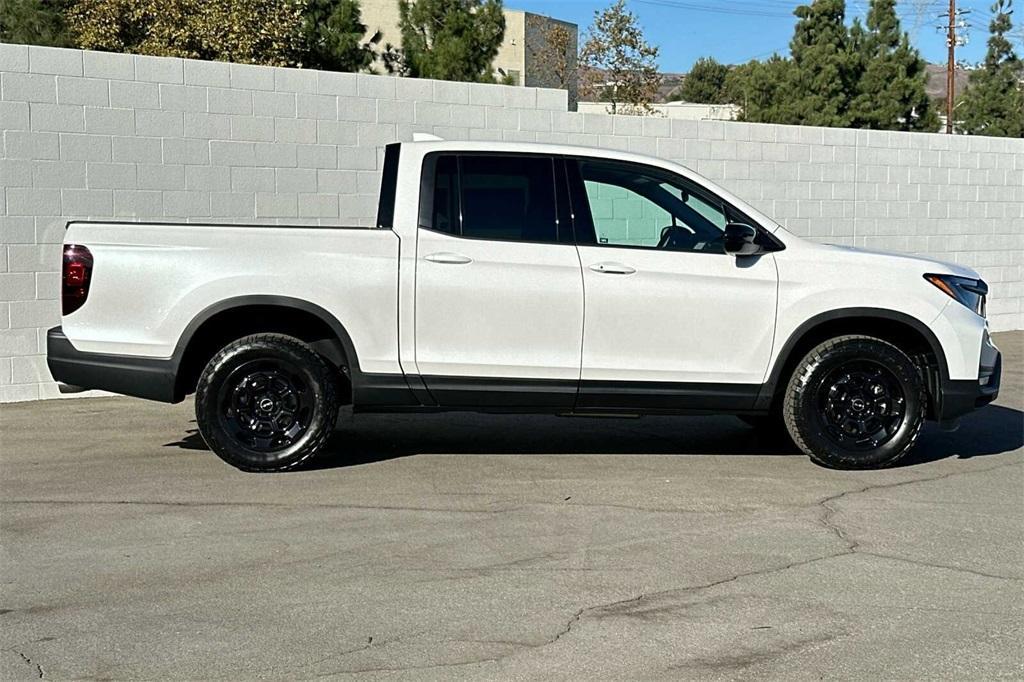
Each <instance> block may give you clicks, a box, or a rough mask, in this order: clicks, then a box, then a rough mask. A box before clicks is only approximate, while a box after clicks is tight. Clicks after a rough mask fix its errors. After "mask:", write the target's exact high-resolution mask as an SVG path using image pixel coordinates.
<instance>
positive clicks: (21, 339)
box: [0, 275, 39, 389]
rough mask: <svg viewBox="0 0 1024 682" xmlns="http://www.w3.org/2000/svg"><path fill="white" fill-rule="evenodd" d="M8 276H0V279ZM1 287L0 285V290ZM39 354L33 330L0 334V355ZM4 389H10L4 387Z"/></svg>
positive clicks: (37, 341)
mask: <svg viewBox="0 0 1024 682" xmlns="http://www.w3.org/2000/svg"><path fill="white" fill-rule="evenodd" d="M5 276H7V277H9V276H10V275H0V278H2V277H5ZM2 288H3V286H2V284H0V289H2ZM38 352H39V337H38V336H37V334H36V330H35V329H9V330H6V331H4V333H3V334H0V355H6V356H8V357H22V356H25V355H34V354H36V353H38ZM4 388H5V389H6V388H11V387H10V386H4Z"/></svg>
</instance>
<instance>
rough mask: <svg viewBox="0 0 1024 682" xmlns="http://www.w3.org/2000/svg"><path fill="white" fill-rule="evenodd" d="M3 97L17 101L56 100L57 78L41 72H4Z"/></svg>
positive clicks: (51, 101)
mask: <svg viewBox="0 0 1024 682" xmlns="http://www.w3.org/2000/svg"><path fill="white" fill-rule="evenodd" d="M2 92H3V99H5V100H7V101H17V102H50V103H53V102H56V101H57V78H56V77H55V76H50V75H46V74H41V73H5V74H4V78H3V88H2Z"/></svg>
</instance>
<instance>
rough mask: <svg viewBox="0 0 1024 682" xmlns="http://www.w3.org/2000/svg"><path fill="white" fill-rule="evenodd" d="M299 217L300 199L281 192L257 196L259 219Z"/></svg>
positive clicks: (262, 193)
mask: <svg viewBox="0 0 1024 682" xmlns="http://www.w3.org/2000/svg"><path fill="white" fill-rule="evenodd" d="M298 215H299V205H298V197H297V196H296V195H295V194H281V193H279V192H273V193H272V192H258V193H257V194H256V217H257V218H294V217H296V216H298Z"/></svg>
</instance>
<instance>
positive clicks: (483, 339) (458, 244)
mask: <svg viewBox="0 0 1024 682" xmlns="http://www.w3.org/2000/svg"><path fill="white" fill-rule="evenodd" d="M554 169H555V161H554V159H552V158H551V157H548V156H538V155H485V154H450V153H439V154H433V155H429V156H427V157H426V159H425V161H424V170H423V176H422V177H423V187H422V188H421V210H420V229H419V230H418V233H417V247H416V252H417V258H416V315H415V317H416V320H415V329H416V339H415V344H416V366H417V369H418V371H419V373H420V374H421V375H422V377H423V380H424V383H425V384H426V386H427V389H428V390H429V391H430V393H431V394H432V395H433V397H434V398H435V400H437V401H438V403H439V404H441V405H443V406H448V407H474V408H479V407H488V408H496V409H511V410H514V409H519V408H524V409H526V408H537V407H546V408H550V409H553V410H555V411H558V410H562V409H566V410H568V409H571V408H572V407H573V404H574V401H575V397H576V391H577V388H578V383H579V376H580V358H581V353H582V351H581V347H582V339H583V280H582V273H581V268H580V261H579V255H578V253H577V250H576V247H575V245H574V243H573V238H572V231H571V224H570V221H569V220H568V219H564V220H560V218H559V215H560V207H559V206H558V203H557V201H556V197H555V181H554V178H555V174H554ZM567 209H568V207H567V206H562V207H561V211H562V213H563V214H564V213H566V212H567Z"/></svg>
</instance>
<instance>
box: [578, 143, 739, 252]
mask: <svg viewBox="0 0 1024 682" xmlns="http://www.w3.org/2000/svg"><path fill="white" fill-rule="evenodd" d="M579 170H580V174H581V179H582V181H583V186H584V190H585V194H586V197H587V202H588V203H589V206H590V214H591V220H592V221H593V225H594V232H595V239H596V241H597V243H599V244H608V245H612V246H637V247H646V248H651V249H664V250H669V251H698V252H704V253H725V249H724V248H723V243H722V242H723V232H724V230H725V225H726V223H727V222H728V220H727V216H726V213H725V207H724V206H723V204H722V203H721V202H720V201H718V200H717V199H715V198H714V197H711V196H706V195H704V194H703V193H696V192H694V191H692V190H691V188H689V187H688V186H687V185H686V184H685V183H683V182H681V181H679V180H676V179H674V178H671V177H668V176H667V174H665V175H663V174H660V173H657V172H656V171H653V170H652V171H645V170H644V169H642V168H641V167H638V166H634V165H629V164H621V163H614V162H604V161H589V160H582V161H580V162H579Z"/></svg>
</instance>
